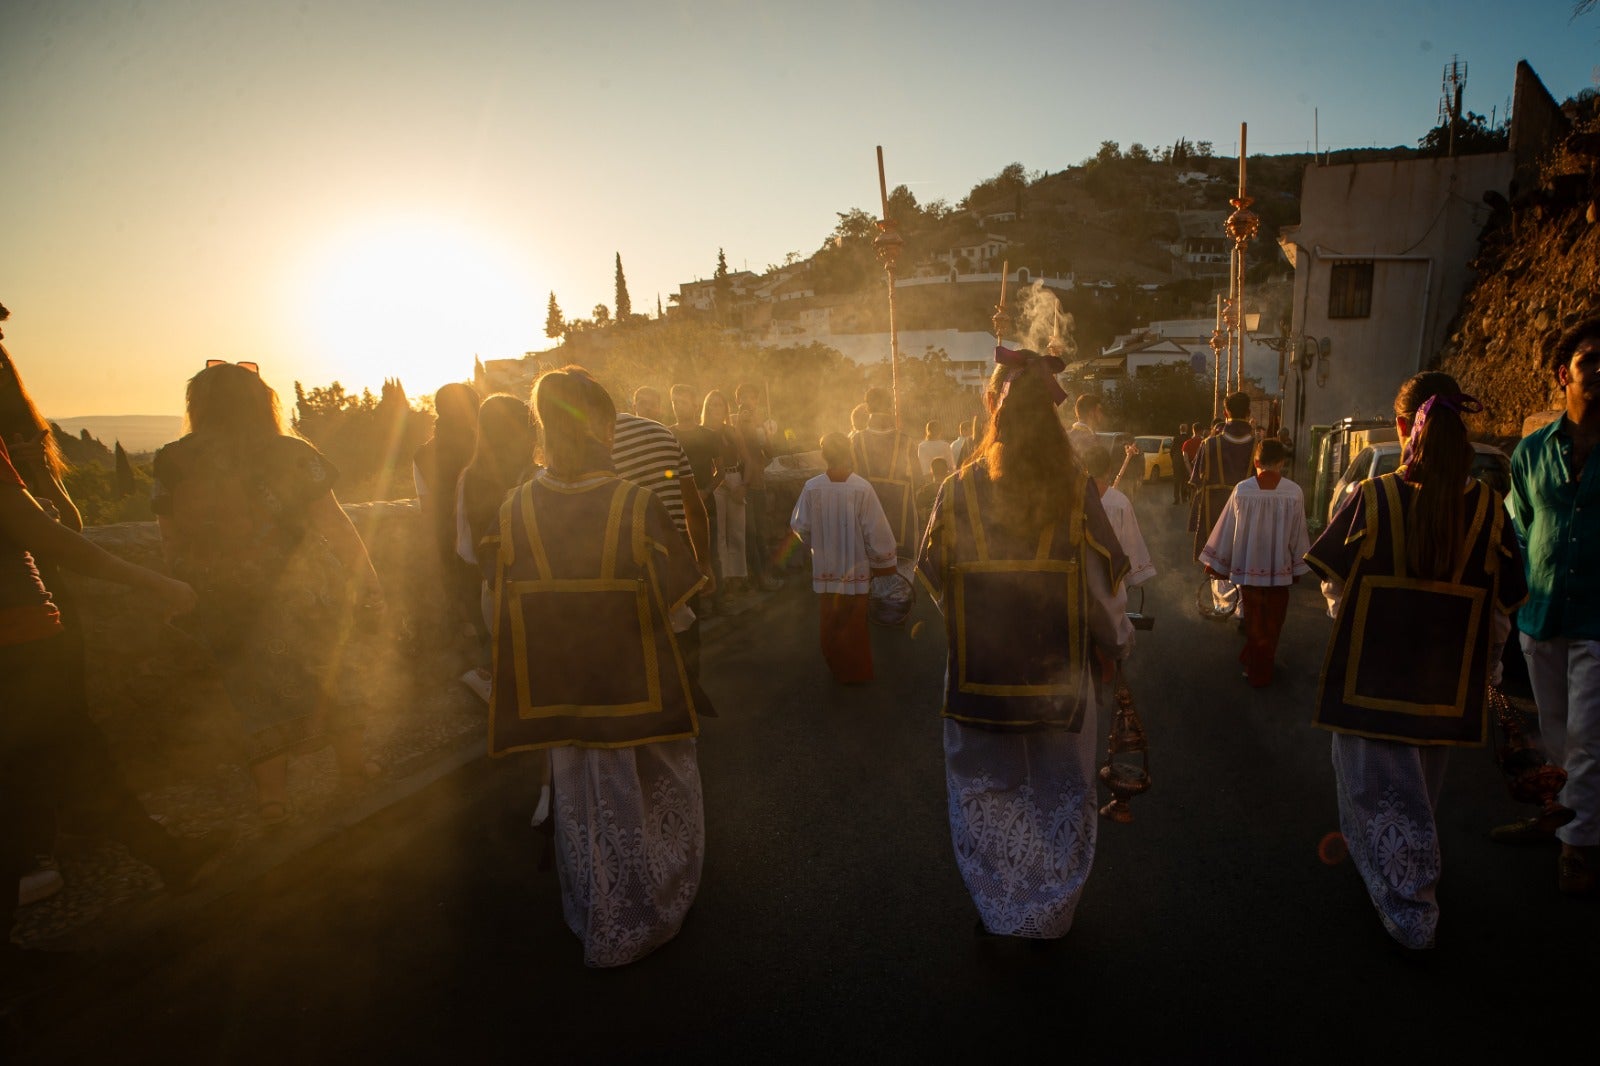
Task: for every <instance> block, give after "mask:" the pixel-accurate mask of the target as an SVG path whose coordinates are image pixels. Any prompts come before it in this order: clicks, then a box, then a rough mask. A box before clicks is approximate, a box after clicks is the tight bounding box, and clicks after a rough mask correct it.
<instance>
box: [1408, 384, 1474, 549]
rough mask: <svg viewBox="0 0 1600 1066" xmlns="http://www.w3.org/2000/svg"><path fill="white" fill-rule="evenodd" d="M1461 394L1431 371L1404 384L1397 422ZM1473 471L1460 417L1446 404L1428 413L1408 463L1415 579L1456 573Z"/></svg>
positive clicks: (1409, 530)
mask: <svg viewBox="0 0 1600 1066" xmlns="http://www.w3.org/2000/svg"><path fill="white" fill-rule="evenodd" d="M1460 394H1461V386H1460V385H1459V384H1457V382H1456V379H1455V378H1453V377H1451V376H1450V375H1449V374H1446V373H1444V372H1443V371H1439V370H1428V371H1424V372H1423V373H1421V374H1417V375H1414V376H1413V377H1410V378H1408V379H1406V381H1405V383H1404V384H1402V385H1401V386H1400V391H1399V393H1397V394H1396V395H1395V398H1394V413H1395V417H1397V418H1405V419H1408V420H1413V419H1415V418H1416V414H1417V409H1418V408H1420V407H1421V406H1422V405H1423V404H1424V403H1426V402H1427V401H1428V400H1429V399H1431V398H1433V397H1435V396H1444V397H1448V398H1453V397H1456V396H1459V395H1460ZM1471 470H1472V443H1471V442H1470V441H1469V440H1468V439H1467V426H1466V423H1465V422H1463V421H1462V420H1461V414H1460V412H1458V411H1456V410H1455V408H1454V407H1450V406H1447V405H1445V404H1444V403H1436V404H1434V405H1433V406H1432V407H1430V408H1429V409H1428V417H1427V420H1426V421H1424V422H1423V425H1422V432H1421V433H1420V434H1418V435H1417V438H1416V441H1415V443H1414V445H1413V447H1412V449H1411V453H1410V457H1409V458H1408V459H1407V461H1406V473H1405V479H1406V481H1408V482H1409V483H1411V484H1413V485H1415V486H1416V488H1417V498H1416V499H1415V500H1414V501H1412V504H1411V512H1410V513H1409V514H1408V515H1406V565H1407V567H1408V568H1409V569H1410V570H1411V572H1412V574H1413V575H1415V576H1417V577H1424V578H1431V579H1433V580H1446V579H1448V578H1449V577H1450V575H1451V573H1452V572H1453V571H1454V569H1455V565H1456V562H1457V560H1458V559H1460V557H1461V554H1462V553H1463V552H1465V551H1466V550H1467V547H1468V546H1467V545H1465V544H1463V543H1462V539H1463V538H1464V537H1465V536H1466V521H1467V502H1466V496H1465V494H1464V492H1463V490H1462V486H1463V484H1464V483H1465V482H1466V480H1467V475H1468V474H1469V473H1470V472H1471Z"/></svg>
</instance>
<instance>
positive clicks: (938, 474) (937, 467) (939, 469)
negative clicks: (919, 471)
mask: <svg viewBox="0 0 1600 1066" xmlns="http://www.w3.org/2000/svg"><path fill="white" fill-rule="evenodd" d="M928 470H929V471H930V472H931V473H932V474H933V480H934V482H935V483H936V484H937V483H939V482H942V481H943V480H944V479H945V478H947V477H949V476H950V464H949V463H947V462H945V460H944V457H943V456H939V457H938V458H936V459H934V461H933V462H931V463H929V464H928Z"/></svg>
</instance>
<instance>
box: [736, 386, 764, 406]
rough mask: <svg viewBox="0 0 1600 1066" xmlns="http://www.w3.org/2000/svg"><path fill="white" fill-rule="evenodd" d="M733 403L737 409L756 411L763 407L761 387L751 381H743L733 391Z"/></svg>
mask: <svg viewBox="0 0 1600 1066" xmlns="http://www.w3.org/2000/svg"><path fill="white" fill-rule="evenodd" d="M733 402H734V405H735V406H737V407H749V408H750V409H751V410H752V411H753V410H756V409H757V408H759V407H760V406H761V386H760V385H757V384H755V383H754V382H751V381H741V382H740V383H739V384H738V386H737V387H736V388H735V389H734V390H733Z"/></svg>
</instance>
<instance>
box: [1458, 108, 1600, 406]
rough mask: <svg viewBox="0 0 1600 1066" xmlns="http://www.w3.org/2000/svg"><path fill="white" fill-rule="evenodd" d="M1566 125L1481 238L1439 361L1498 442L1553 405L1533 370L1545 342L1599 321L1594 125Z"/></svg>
mask: <svg viewBox="0 0 1600 1066" xmlns="http://www.w3.org/2000/svg"><path fill="white" fill-rule="evenodd" d="M1521 100H1522V96H1521V93H1520V91H1519V95H1518V102H1519V103H1518V106H1519V107H1520V106H1521ZM1574 118H1575V119H1576V121H1575V122H1574V123H1573V125H1572V128H1571V130H1570V132H1569V133H1568V134H1567V135H1566V136H1565V138H1564V139H1563V140H1561V141H1560V142H1558V143H1557V144H1556V145H1555V146H1554V147H1553V149H1552V150H1551V151H1549V152H1548V153H1547V154H1546V155H1545V157H1544V159H1543V161H1542V168H1541V170H1540V172H1539V173H1540V183H1539V185H1538V186H1537V187H1536V188H1533V189H1530V190H1528V191H1526V192H1525V193H1524V194H1523V195H1522V196H1520V197H1518V198H1517V200H1515V201H1514V202H1512V203H1510V204H1505V205H1501V206H1500V209H1499V213H1498V216H1497V220H1496V223H1497V224H1496V225H1495V226H1494V227H1492V228H1491V229H1490V230H1489V231H1488V232H1486V233H1485V234H1484V238H1483V247H1482V250H1481V252H1480V253H1479V255H1478V259H1477V261H1476V262H1475V263H1474V264H1473V266H1474V267H1475V269H1476V270H1477V272H1478V280H1477V282H1476V284H1474V286H1473V287H1472V289H1471V290H1470V291H1469V292H1468V293H1467V295H1466V298H1465V299H1464V300H1463V302H1462V305H1461V313H1460V315H1459V317H1458V318H1457V319H1456V322H1455V324H1454V328H1453V329H1452V331H1451V335H1450V340H1449V344H1448V346H1447V347H1446V350H1445V353H1444V357H1443V359H1442V360H1441V368H1442V369H1444V370H1445V371H1447V372H1449V373H1451V374H1453V375H1455V377H1456V379H1457V380H1458V381H1460V382H1461V385H1462V387H1463V388H1464V389H1466V390H1467V391H1468V392H1469V393H1471V394H1473V395H1474V396H1477V397H1478V398H1479V399H1481V400H1483V402H1484V407H1485V409H1486V410H1485V417H1486V419H1487V421H1488V425H1487V426H1486V427H1485V428H1486V429H1487V431H1488V432H1490V433H1492V434H1495V435H1498V436H1502V437H1517V436H1519V435H1520V434H1521V431H1522V424H1523V420H1524V419H1526V418H1528V417H1529V416H1532V415H1537V414H1539V413H1540V412H1542V411H1546V410H1548V409H1549V408H1550V407H1551V406H1552V405H1553V403H1554V401H1555V398H1556V397H1555V388H1556V385H1555V379H1554V378H1553V376H1552V375H1551V373H1550V372H1549V370H1548V369H1546V368H1545V367H1544V366H1543V365H1542V359H1543V357H1544V354H1545V352H1546V350H1547V347H1548V345H1549V343H1550V342H1551V340H1553V339H1554V338H1555V337H1556V336H1557V335H1558V334H1559V333H1560V332H1561V331H1562V330H1563V329H1565V328H1566V327H1568V326H1571V325H1572V324H1573V323H1575V322H1577V321H1578V320H1579V319H1581V318H1586V317H1588V316H1591V315H1595V314H1600V225H1597V214H1600V118H1596V117H1593V116H1592V115H1591V116H1585V115H1583V114H1581V113H1580V114H1576V115H1574ZM1519 121H1520V118H1519Z"/></svg>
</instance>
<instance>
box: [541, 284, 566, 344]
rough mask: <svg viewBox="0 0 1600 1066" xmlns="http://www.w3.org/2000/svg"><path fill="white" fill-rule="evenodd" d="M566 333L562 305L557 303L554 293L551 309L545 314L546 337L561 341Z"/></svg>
mask: <svg viewBox="0 0 1600 1066" xmlns="http://www.w3.org/2000/svg"><path fill="white" fill-rule="evenodd" d="M566 332H567V322H566V319H565V318H563V317H562V316H561V305H560V304H558V303H556V294H555V293H554V292H552V293H551V294H550V305H549V308H548V309H547V310H546V311H545V313H544V335H545V336H546V337H549V338H550V339H551V340H559V339H561V335H562V334H564V333H566Z"/></svg>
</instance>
